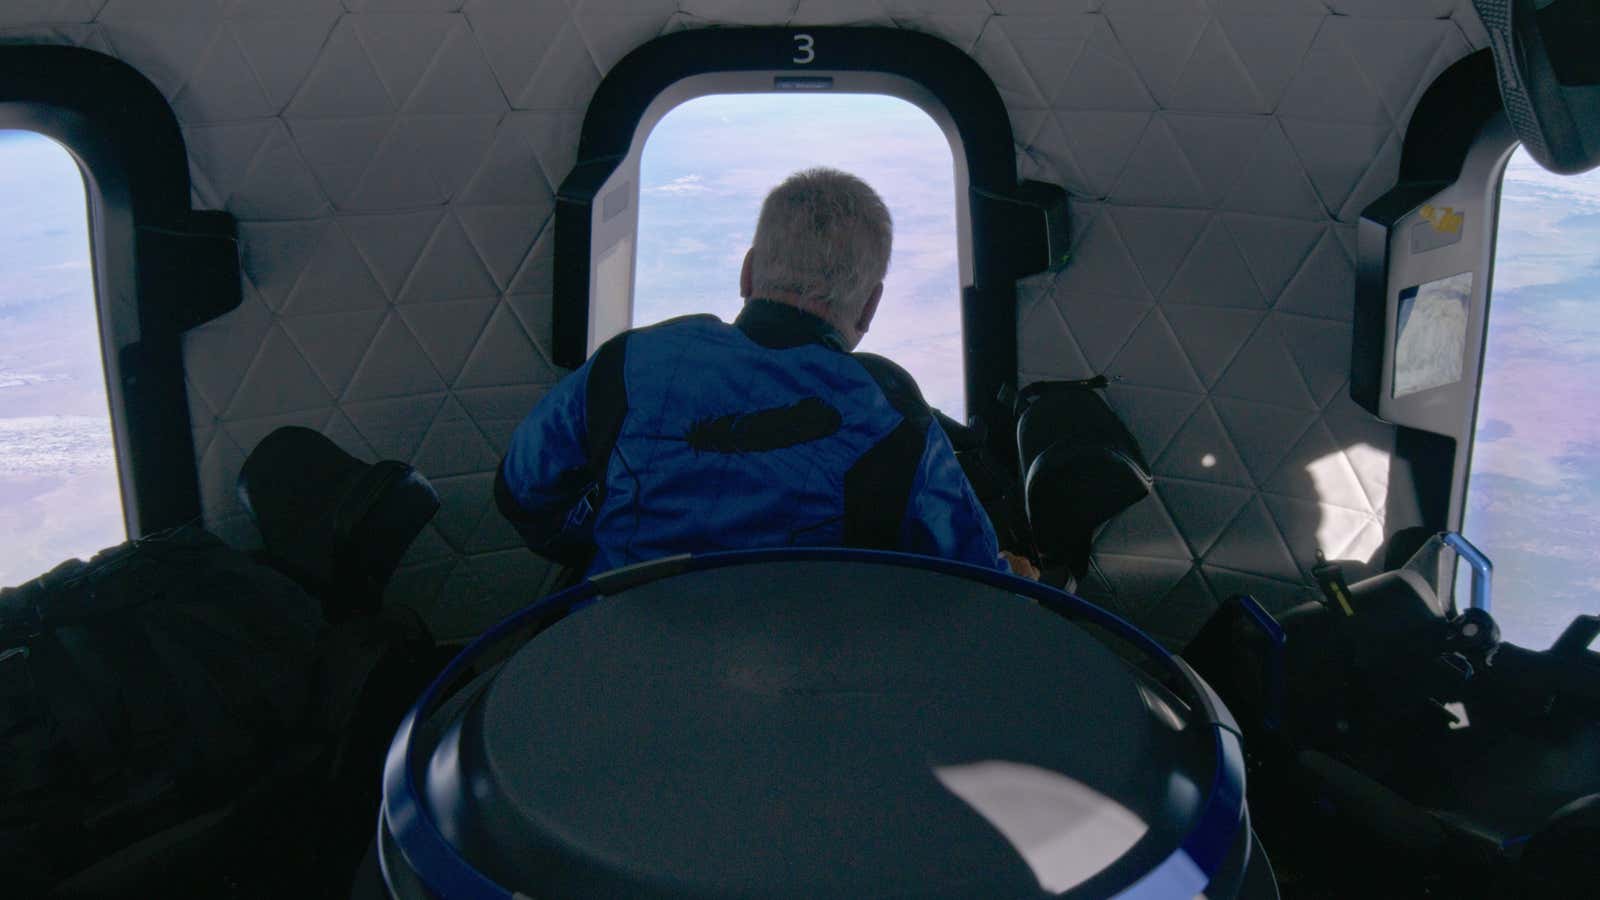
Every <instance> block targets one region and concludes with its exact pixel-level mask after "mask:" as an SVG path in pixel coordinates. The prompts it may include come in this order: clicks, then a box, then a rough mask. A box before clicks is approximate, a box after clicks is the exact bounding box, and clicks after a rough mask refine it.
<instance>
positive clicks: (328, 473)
mask: <svg viewBox="0 0 1600 900" xmlns="http://www.w3.org/2000/svg"><path fill="white" fill-rule="evenodd" d="M238 491H239V499H240V500H241V501H242V502H243V503H244V506H245V508H246V509H247V510H248V511H249V512H250V514H251V516H252V517H254V519H255V522H256V525H257V526H258V527H259V529H260V531H261V539H262V543H263V557H264V561H265V562H266V563H268V564H269V565H271V566H273V567H274V568H277V569H279V570H280V571H282V572H284V573H285V574H287V575H289V576H290V577H291V578H294V579H295V580H296V581H298V582H300V584H301V585H302V586H304V587H305V588H306V589H307V590H308V591H310V592H311V593H312V594H313V595H314V596H316V597H317V598H318V599H320V600H321V601H322V605H323V614H324V616H325V617H327V618H328V620H329V621H342V620H343V619H345V618H347V617H348V616H349V615H350V614H352V613H354V612H370V611H373V610H376V609H377V608H378V607H379V606H380V605H381V598H382V594H383V588H384V586H385V585H386V584H388V582H389V578H390V576H391V575H393V574H394V570H395V567H396V566H398V565H399V563H400V558H401V556H403V555H404V554H405V551H406V548H407V547H408V546H410V544H411V542H412V541H413V540H414V539H415V538H416V536H417V534H418V533H419V532H421V530H422V527H423V526H424V525H426V524H427V523H428V521H429V520H431V519H432V518H433V516H434V514H435V513H436V512H438V509H439V495H438V494H436V493H435V492H434V490H433V486H432V485H430V484H429V483H428V480H427V479H426V478H424V477H423V476H422V474H421V473H419V472H418V471H417V470H416V469H414V468H412V467H411V466H409V465H407V464H405V463H403V462H397V461H395V460H384V461H381V462H377V463H364V462H362V461H361V460H359V459H356V458H355V457H354V456H351V455H350V454H348V453H346V452H345V451H344V450H342V449H340V448H339V446H338V445H337V444H335V443H334V442H333V441H331V440H329V439H328V438H327V437H326V436H324V435H323V434H321V433H320V432H317V431H313V430H311V429H309V428H300V427H295V426H289V427H284V428H279V429H278V430H276V431H274V432H272V433H271V434H269V435H267V436H266V437H265V438H263V439H262V440H261V443H259V444H257V445H256V448H255V449H254V450H253V451H251V453H250V456H249V457H248V458H246V459H245V462H244V466H243V468H242V469H241V470H240V472H239V480H238Z"/></svg>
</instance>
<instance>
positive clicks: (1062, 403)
mask: <svg viewBox="0 0 1600 900" xmlns="http://www.w3.org/2000/svg"><path fill="white" fill-rule="evenodd" d="M1104 385H1105V379H1104V378H1103V377H1098V378H1092V379H1088V380H1086V381H1049V382H1037V383H1035V384H1031V385H1029V386H1028V387H1026V388H1024V389H1023V390H1022V392H1021V393H1020V394H1019V395H1018V398H1017V407H1018V411H1019V412H1018V416H1017V450H1018V454H1019V457H1018V459H1019V467H1018V468H1019V471H1021V472H1022V485H1023V497H1024V502H1025V504H1026V507H1027V514H1028V522H1029V524H1030V525H1031V526H1032V530H1033V538H1034V542H1035V544H1036V546H1037V547H1038V549H1039V555H1040V558H1041V560H1042V561H1043V562H1044V564H1045V565H1048V566H1063V565H1064V566H1065V567H1066V568H1067V569H1068V570H1069V571H1070V572H1071V573H1072V574H1073V576H1074V577H1076V578H1082V577H1083V576H1084V574H1085V572H1087V570H1088V565H1089V550H1090V545H1091V544H1092V542H1093V539H1094V533H1095V530H1096V529H1098V528H1099V527H1100V526H1101V525H1103V524H1105V523H1106V522H1107V521H1109V520H1110V519H1111V518H1112V517H1113V516H1115V515H1116V514H1117V513H1120V512H1122V511H1123V510H1125V509H1127V508H1128V507H1130V506H1132V505H1133V504H1135V503H1137V502H1139V501H1140V500H1143V499H1144V498H1145V497H1146V496H1147V495H1148V494H1149V493H1150V489H1151V485H1152V484H1153V479H1152V478H1151V475H1150V466H1149V464H1147V463H1146V462H1145V459H1144V454H1143V453H1142V452H1141V451H1140V450H1139V445H1138V442H1136V441H1135V440H1134V438H1133V435H1132V434H1131V433H1129V431H1128V429H1127V426H1125V425H1123V424H1122V420H1120V419H1118V418H1117V414H1116V413H1115V412H1113V411H1112V409H1111V407H1110V406H1109V405H1108V404H1107V403H1106V401H1105V398H1104V397H1102V396H1101V394H1100V391H1099V388H1101V387H1104Z"/></svg>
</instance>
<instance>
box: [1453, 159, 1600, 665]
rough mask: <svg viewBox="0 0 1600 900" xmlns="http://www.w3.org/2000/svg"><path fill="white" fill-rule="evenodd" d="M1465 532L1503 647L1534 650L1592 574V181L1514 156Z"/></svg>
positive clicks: (1599, 290) (1595, 474)
mask: <svg viewBox="0 0 1600 900" xmlns="http://www.w3.org/2000/svg"><path fill="white" fill-rule="evenodd" d="M1494 265H1495V269H1494V281H1493V286H1492V293H1491V300H1490V308H1489V329H1488V336H1487V341H1486V346H1485V349H1484V368H1483V380H1482V385H1481V387H1480V393H1479V404H1478V426H1477V434H1476V439H1475V440H1474V442H1473V447H1472V477H1471V481H1470V483H1469V485H1468V492H1467V521H1466V531H1467V534H1468V536H1469V537H1471V538H1472V539H1473V540H1474V541H1475V542H1477V543H1478V545H1479V546H1480V547H1482V548H1483V549H1484V551H1485V552H1486V553H1488V554H1489V556H1490V557H1491V558H1492V559H1493V560H1494V562H1495V570H1496V578H1495V583H1496V587H1497V589H1498V593H1499V594H1500V596H1501V597H1502V598H1504V599H1503V600H1502V601H1501V603H1499V604H1498V605H1497V608H1496V611H1495V615H1496V618H1497V619H1498V620H1499V621H1500V624H1501V627H1502V630H1503V632H1504V633H1505V634H1506V636H1507V637H1508V638H1509V639H1511V640H1513V641H1515V642H1517V643H1519V644H1522V645H1523V646H1528V647H1533V648H1543V647H1546V646H1548V645H1549V643H1550V641H1551V640H1552V639H1553V638H1554V637H1555V636H1556V635H1557V634H1558V633H1559V632H1560V631H1561V629H1562V628H1563V627H1565V625H1566V624H1567V623H1568V622H1569V621H1570V620H1571V618H1572V616H1573V614H1575V613H1577V612H1586V611H1587V612H1592V611H1593V610H1592V607H1593V586H1594V585H1593V583H1594V581H1595V575H1594V573H1595V572H1596V571H1600V416H1597V415H1596V410H1600V173H1590V174H1588V175H1586V176H1575V177H1562V176H1557V175H1552V174H1550V173H1548V172H1545V171H1544V170H1543V169H1540V168H1539V167H1538V166H1537V165H1536V164H1534V163H1533V162H1532V161H1531V159H1529V158H1528V157H1527V154H1526V153H1524V152H1523V151H1521V150H1518V151H1517V153H1516V154H1515V155H1514V156H1513V158H1512V160H1511V163H1510V165H1509V166H1508V167H1507V170H1506V179H1505V185H1504V189H1503V191H1502V194H1501V206H1500V222H1499V228H1498V232H1497V243H1496V251H1495V264H1494Z"/></svg>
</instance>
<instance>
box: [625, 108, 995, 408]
mask: <svg viewBox="0 0 1600 900" xmlns="http://www.w3.org/2000/svg"><path fill="white" fill-rule="evenodd" d="M819 165H822V166H831V167H834V168H838V169H843V170H844V171H847V172H850V173H852V174H855V175H857V176H860V177H861V178H862V179H863V180H864V181H866V182H867V183H868V184H870V185H872V187H873V188H874V189H875V190H877V191H878V193H879V194H880V195H882V197H883V199H884V202H885V203H886V204H887V205H888V206H889V211H890V213H891V214H892V215H893V216H894V223H895V234H894V249H893V254H892V256H891V258H890V262H889V275H888V277H887V279H886V280H885V282H884V296H883V301H882V304H881V306H880V308H879V312H878V315H877V318H876V319H874V321H873V325H872V328H871V330H870V331H869V332H868V334H867V336H866V338H865V339H864V340H863V341H862V343H861V346H860V348H859V349H860V350H863V351H867V352H871V353H877V354H879V355H882V356H886V357H888V358H890V359H892V360H894V361H895V362H897V363H899V364H900V365H901V366H903V367H904V368H906V369H907V370H908V371H910V372H911V374H912V376H913V377H914V378H915V379H916V380H917V384H918V385H919V386H920V387H921V388H922V391H923V395H924V396H925V397H926V399H927V400H928V402H929V403H930V404H932V405H933V406H935V407H937V408H939V409H941V410H943V411H944V412H946V413H947V414H949V415H951V416H953V417H955V418H956V419H958V420H959V419H964V418H965V417H966V412H965V410H966V403H965V397H964V385H963V371H962V366H961V364H960V361H961V359H962V341H961V289H960V273H959V271H958V269H959V261H958V250H957V239H956V216H957V213H956V184H955V179H956V169H955V163H954V160H953V159H952V157H951V151H950V142H949V139H948V138H947V137H946V136H945V133H944V131H943V130H942V129H941V128H940V127H939V126H938V125H937V124H936V123H935V122H934V121H933V119H931V118H930V117H929V116H928V114H927V113H925V112H923V111H922V110H921V109H919V108H918V107H916V106H915V105H913V104H911V103H909V102H907V101H905V100H902V99H899V98H898V97H890V96H885V95H877V94H832V93H828V94H760V93H757V94H721V95H713V96H705V97H699V98H696V99H693V100H690V101H688V102H686V103H684V104H682V105H681V106H678V107H676V108H674V109H673V110H672V111H671V112H669V113H668V114H667V115H666V116H665V117H664V118H662V120H661V121H660V123H658V124H657V125H656V127H655V128H654V130H652V131H651V132H650V136H649V140H648V142H647V143H646V144H645V147H644V154H643V159H642V162H641V169H640V185H641V187H640V196H639V226H638V260H637V269H636V272H637V274H636V277H635V279H634V298H633V321H632V324H633V325H647V324H650V323H652V322H659V321H661V320H663V319H669V318H672V317H674V316H680V315H686V314H689V313H712V314H714V315H716V316H718V317H719V318H721V319H723V320H724V321H730V322H731V321H732V320H733V318H734V317H735V316H737V315H738V313H739V308H740V305H741V303H742V300H741V298H740V297H739V266H740V263H741V262H742V261H743V259H744V253H745V251H746V250H747V249H748V248H749V246H750V240H751V237H752V236H753V234H754V231H755V224H756V216H757V213H758V212H759V210H760V207H761V201H762V199H763V198H764V197H765V196H766V193H767V191H769V190H771V189H772V188H773V187H775V186H777V184H778V183H779V182H781V181H782V180H783V179H784V178H786V177H787V176H788V175H790V174H791V173H793V172H795V171H797V170H800V169H804V168H808V167H811V166H819ZM602 268H603V264H602Z"/></svg>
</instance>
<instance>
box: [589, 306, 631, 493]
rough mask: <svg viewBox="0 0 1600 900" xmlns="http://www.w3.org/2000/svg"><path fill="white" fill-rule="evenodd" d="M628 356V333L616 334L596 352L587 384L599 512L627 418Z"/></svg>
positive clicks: (591, 467)
mask: <svg viewBox="0 0 1600 900" xmlns="http://www.w3.org/2000/svg"><path fill="white" fill-rule="evenodd" d="M627 355H628V332H626V331H624V332H623V333H621V334H619V335H617V336H616V337H614V338H612V339H611V340H609V341H606V342H605V343H604V344H601V345H600V349H599V350H596V351H595V354H594V362H593V363H592V364H591V365H590V366H589V381H588V383H587V384H586V385H585V387H584V389H585V398H584V399H585V405H584V413H583V416H584V422H585V425H586V429H587V433H586V434H585V435H584V439H585V441H586V442H587V443H588V445H589V474H590V475H591V476H592V477H593V478H594V483H595V484H596V485H597V486H598V491H597V492H596V494H595V496H594V498H593V500H592V501H591V502H592V503H593V507H594V509H595V510H596V511H598V510H599V509H600V504H601V503H603V502H604V501H605V492H606V469H607V468H609V467H610V464H611V451H612V450H614V449H615V448H616V446H617V436H618V435H619V434H621V433H622V420H623V419H624V418H626V417H627V415H628V386H627V383H626V382H625V381H624V380H623V363H624V362H625V361H626V360H627Z"/></svg>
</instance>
